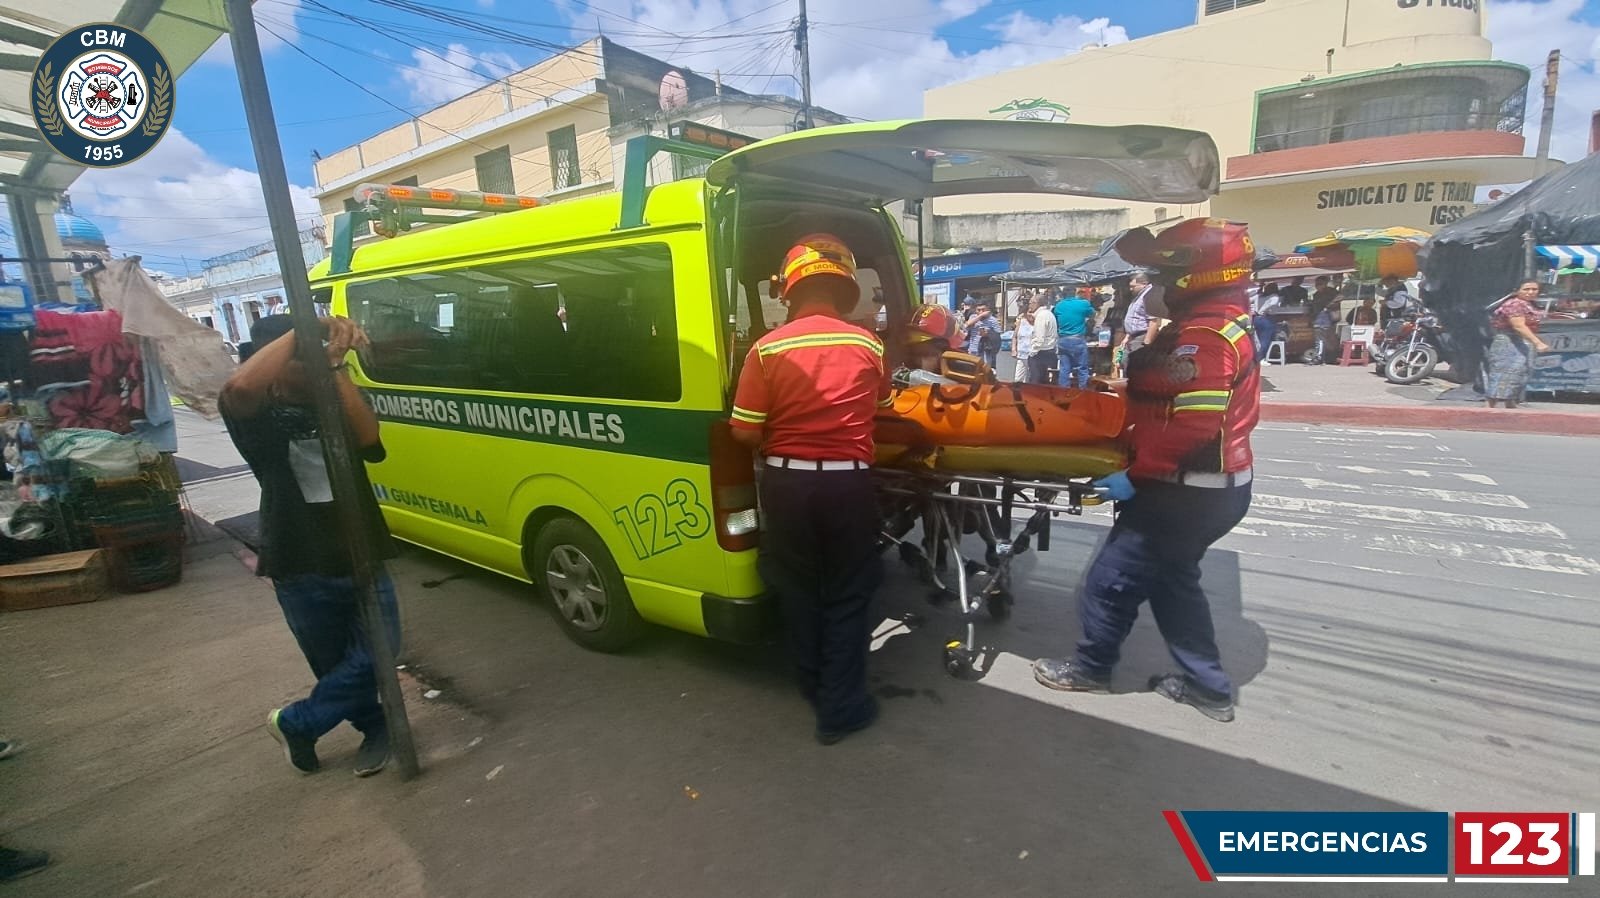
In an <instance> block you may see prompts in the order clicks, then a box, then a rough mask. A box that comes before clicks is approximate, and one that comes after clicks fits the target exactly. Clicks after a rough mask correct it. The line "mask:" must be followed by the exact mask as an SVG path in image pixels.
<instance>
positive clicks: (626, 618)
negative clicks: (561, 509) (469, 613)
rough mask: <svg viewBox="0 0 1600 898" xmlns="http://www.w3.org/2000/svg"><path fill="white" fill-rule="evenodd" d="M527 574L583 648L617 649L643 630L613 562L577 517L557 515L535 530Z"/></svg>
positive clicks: (633, 640) (559, 619)
mask: <svg viewBox="0 0 1600 898" xmlns="http://www.w3.org/2000/svg"><path fill="white" fill-rule="evenodd" d="M528 576H529V578H530V579H532V580H533V585H534V589H535V590H537V591H538V593H539V595H540V596H541V597H542V598H543V599H544V600H545V601H546V602H547V603H548V605H549V607H550V610H551V613H553V614H554V615H555V616H556V622H557V623H559V624H560V625H561V629H562V630H563V631H565V632H566V634H567V636H569V637H571V639H572V641H573V642H576V643H577V644H579V645H581V646H583V647H584V648H586V649H592V650H594V651H597V652H620V651H622V650H623V649H626V648H628V647H629V646H631V645H633V644H634V643H635V642H638V641H639V638H640V637H642V636H643V635H644V633H645V622H644V619H643V618H641V617H639V612H638V610H637V609H635V608H634V607H633V600H632V599H631V598H629V596H628V587H627V584H625V583H624V582H623V579H622V572H621V571H620V570H618V569H617V563H616V562H615V561H614V560H612V558H611V553H610V552H609V551H607V549H606V545H605V543H604V542H603V541H601V539H600V537H599V536H596V535H595V532H594V531H593V530H591V529H589V527H588V526H587V525H585V524H584V523H583V522H582V521H580V520H578V519H577V518H572V517H565V516H563V517H558V518H555V519H553V520H551V521H550V522H549V523H547V524H545V525H544V526H543V527H541V528H540V529H539V535H538V536H537V537H536V538H535V539H534V541H533V551H532V553H530V554H529V556H528Z"/></svg>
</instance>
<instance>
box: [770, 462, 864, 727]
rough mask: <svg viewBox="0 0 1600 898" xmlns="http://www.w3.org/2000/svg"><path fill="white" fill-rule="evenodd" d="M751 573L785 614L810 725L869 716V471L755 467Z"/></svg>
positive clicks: (835, 723) (836, 723)
mask: <svg viewBox="0 0 1600 898" xmlns="http://www.w3.org/2000/svg"><path fill="white" fill-rule="evenodd" d="M761 511H762V515H763V517H764V524H763V528H762V533H761V554H760V557H759V559H758V568H759V570H760V571H761V578H762V579H763V580H765V581H766V584H767V588H768V589H770V590H771V591H772V593H773V594H774V595H775V596H776V597H777V599H778V605H779V608H780V609H781V610H782V613H783V628H784V638H785V642H786V643H787V645H788V648H789V655H790V658H791V659H792V660H793V662H794V667H795V671H796V673H797V675H798V678H799V682H800V691H801V693H802V694H804V695H805V696H806V698H807V699H809V700H810V701H811V702H812V704H813V705H814V706H815V707H816V711H817V726H818V727H819V728H820V729H823V730H842V729H847V728H849V727H850V726H852V725H854V724H857V723H860V722H861V719H862V718H863V717H865V716H866V715H867V714H868V713H870V708H871V697H870V696H869V695H868V694H867V649H868V647H869V645H870V643H871V640H872V625H873V621H872V619H871V616H870V615H869V611H870V609H871V605H872V594H873V593H874V592H876V591H877V589H878V584H879V583H880V582H882V580H883V561H882V558H880V557H879V553H878V530H879V517H878V507H877V499H876V493H875V491H874V489H873V484H872V475H871V474H870V473H868V472H867V471H802V470H793V469H785V468H763V469H762V471H761Z"/></svg>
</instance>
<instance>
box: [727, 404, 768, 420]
mask: <svg viewBox="0 0 1600 898" xmlns="http://www.w3.org/2000/svg"><path fill="white" fill-rule="evenodd" d="M733 420H735V421H743V422H744V423H746V424H764V423H766V420H767V413H766V412H752V411H750V410H749V409H747V408H740V407H738V406H737V405H736V406H734V407H733Z"/></svg>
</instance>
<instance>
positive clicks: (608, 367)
mask: <svg viewBox="0 0 1600 898" xmlns="http://www.w3.org/2000/svg"><path fill="white" fill-rule="evenodd" d="M347 298H348V305H349V308H350V310H351V313H352V314H353V316H354V317H355V319H356V321H357V322H358V323H359V324H360V325H361V326H362V328H363V329H365V330H366V332H367V333H368V334H369V335H370V336H371V338H372V346H371V349H370V350H369V351H368V352H367V353H366V354H365V355H364V356H363V359H362V365H363V367H364V370H365V372H366V374H367V375H368V376H370V377H371V378H372V379H373V380H376V381H379V382H381V383H389V384H404V385H409V386H425V387H450V388H454V389H464V390H494V391H499V392H509V393H533V394H540V395H552V396H579V397H593V398H605V399H634V400H646V401H656V402H671V401H675V400H677V399H678V398H679V397H680V396H681V395H682V392H683V391H682V375H681V371H680V368H679V362H678V325H677V311H676V307H675V304H674V300H673V290H672V255H671V253H670V252H669V251H668V249H667V247H666V246H665V245H664V244H660V243H644V244H631V245H628V246H624V247H616V248H613V249H602V250H591V251H587V252H578V253H569V254H566V255H559V256H547V257H544V258H540V259H531V260H520V261H516V262H504V263H497V264H490V265H484V266H479V267H473V268H456V269H450V270H444V271H431V272H421V273H417V274H411V275H404V276H400V277H393V278H385V279H383V280H376V281H367V282H365V283H360V284H352V285H351V286H350V288H349V293H348V296H347Z"/></svg>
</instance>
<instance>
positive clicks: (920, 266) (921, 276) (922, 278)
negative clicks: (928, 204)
mask: <svg viewBox="0 0 1600 898" xmlns="http://www.w3.org/2000/svg"><path fill="white" fill-rule="evenodd" d="M911 202H912V205H913V206H915V207H916V210H917V302H918V303H921V302H922V297H923V296H925V295H927V294H926V293H925V292H924V291H926V290H927V289H928V288H927V283H928V276H927V273H926V269H927V267H928V266H927V262H926V261H924V259H923V242H922V200H912V201H911Z"/></svg>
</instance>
